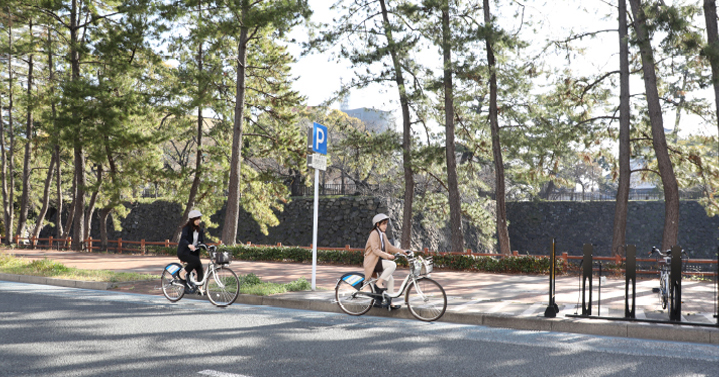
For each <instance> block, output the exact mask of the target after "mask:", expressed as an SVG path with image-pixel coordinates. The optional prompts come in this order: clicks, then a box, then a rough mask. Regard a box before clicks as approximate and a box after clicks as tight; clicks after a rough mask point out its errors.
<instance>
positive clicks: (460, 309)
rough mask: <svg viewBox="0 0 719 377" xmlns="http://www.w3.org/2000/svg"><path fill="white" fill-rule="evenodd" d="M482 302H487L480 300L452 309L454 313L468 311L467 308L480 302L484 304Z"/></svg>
mask: <svg viewBox="0 0 719 377" xmlns="http://www.w3.org/2000/svg"><path fill="white" fill-rule="evenodd" d="M482 301H486V300H484V299H480V300H473V301H469V302H467V303H464V304H462V305H459V306H457V307H454V308H452V311H454V312H459V311H462V310H464V309H466V308H467V307H468V306H470V305H474V304H477V303H480V302H482Z"/></svg>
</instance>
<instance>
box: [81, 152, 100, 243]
mask: <svg viewBox="0 0 719 377" xmlns="http://www.w3.org/2000/svg"><path fill="white" fill-rule="evenodd" d="M102 173H103V169H102V165H97V190H95V191H93V192H92V195H91V196H90V202H89V203H88V205H87V214H86V215H85V234H84V236H83V238H82V239H83V240H86V239H89V238H90V230H91V229H92V215H93V213H94V212H95V203H96V202H97V193H98V192H99V191H100V187H101V186H102ZM89 251H92V250H89Z"/></svg>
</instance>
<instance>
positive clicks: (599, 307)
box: [597, 261, 602, 316]
mask: <svg viewBox="0 0 719 377" xmlns="http://www.w3.org/2000/svg"><path fill="white" fill-rule="evenodd" d="M597 264H598V265H599V288H597V315H598V316H601V315H602V262H601V261H599V262H597Z"/></svg>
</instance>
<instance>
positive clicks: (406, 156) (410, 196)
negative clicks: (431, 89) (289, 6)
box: [379, 0, 414, 249]
mask: <svg viewBox="0 0 719 377" xmlns="http://www.w3.org/2000/svg"><path fill="white" fill-rule="evenodd" d="M379 3H380V6H381V7H382V20H383V26H384V34H385V37H386V38H387V48H388V49H389V53H390V56H391V57H392V64H393V66H394V75H395V76H394V77H395V83H396V84H397V90H398V91H399V103H400V108H401V109H402V165H403V168H404V209H403V212H402V238H401V241H400V245H401V247H402V248H403V249H409V248H410V247H411V242H412V203H413V201H414V174H413V172H412V128H411V127H412V126H411V123H410V116H409V98H407V88H406V87H405V83H404V75H403V74H402V65H401V62H400V57H399V53H398V51H397V50H398V48H397V45H396V44H395V41H394V36H393V35H392V29H391V27H390V23H389V16H388V13H387V6H386V4H385V0H380V2H379Z"/></svg>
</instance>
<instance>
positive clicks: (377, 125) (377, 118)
mask: <svg viewBox="0 0 719 377" xmlns="http://www.w3.org/2000/svg"><path fill="white" fill-rule="evenodd" d="M342 111H343V112H344V113H345V114H347V115H349V116H351V117H353V118H357V119H359V120H361V121H362V122H363V123H364V124H365V126H366V127H367V130H368V131H372V132H376V133H382V132H385V131H387V130H394V129H395V126H394V124H395V119H394V117H393V116H392V112H391V111H384V110H377V109H369V108H366V107H360V108H358V109H342Z"/></svg>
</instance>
